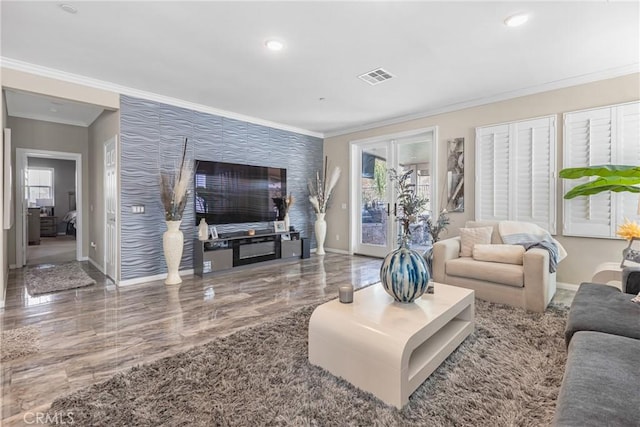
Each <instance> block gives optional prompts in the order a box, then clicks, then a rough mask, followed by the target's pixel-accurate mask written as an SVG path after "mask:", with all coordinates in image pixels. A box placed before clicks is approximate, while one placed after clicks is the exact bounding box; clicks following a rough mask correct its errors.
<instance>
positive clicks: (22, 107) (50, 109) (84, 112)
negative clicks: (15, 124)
mask: <svg viewBox="0 0 640 427" xmlns="http://www.w3.org/2000/svg"><path fill="white" fill-rule="evenodd" d="M5 100H6V103H7V114H8V115H10V116H12V117H22V118H25V119H34V120H44V121H45V122H55V123H64V124H67V125H74V126H83V127H87V126H89V125H91V123H93V121H94V120H95V119H96V118H97V117H98V116H99V115H100V114H101V113H102V111H104V110H103V109H102V108H101V107H97V106H95V105H88V104H81V103H79V102H72V101H69V100H65V99H58V98H53V97H49V96H44V95H37V94H33V93H27V92H20V91H14V90H8V89H7V90H5Z"/></svg>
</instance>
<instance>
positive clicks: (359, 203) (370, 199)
mask: <svg viewBox="0 0 640 427" xmlns="http://www.w3.org/2000/svg"><path fill="white" fill-rule="evenodd" d="M436 140H437V128H436V127H433V128H427V129H420V130H415V131H410V132H403V133H399V134H394V135H387V136H384V137H377V138H373V139H367V140H361V141H354V142H352V143H351V170H352V175H351V193H352V194H351V200H353V201H354V203H353V204H352V212H351V251H352V252H353V253H356V254H361V255H368V256H375V257H384V256H385V255H386V254H387V253H389V252H390V251H391V250H393V249H394V248H395V247H397V244H398V239H399V237H400V233H401V229H400V225H399V221H398V217H399V216H401V215H402V212H400V211H399V207H398V205H397V203H396V191H395V187H394V183H393V182H392V181H391V180H390V175H391V174H390V171H391V170H392V169H393V170H395V171H396V172H397V173H398V174H402V173H405V172H408V171H411V175H410V180H411V183H412V184H413V185H415V187H414V188H415V189H416V191H417V193H418V196H420V197H424V198H427V199H428V200H429V202H428V203H427V205H426V207H425V209H424V211H423V212H421V213H420V215H418V218H416V223H415V224H414V225H413V226H412V229H411V246H412V248H413V249H416V250H421V249H423V250H424V249H426V248H427V247H428V246H429V245H430V237H429V234H428V231H427V230H426V227H425V220H426V218H427V216H428V215H430V214H431V212H437V208H438V207H437V206H436V200H437V197H436V196H437V194H436V188H437V185H436V182H435V181H436V176H437V174H436V161H435V159H437V153H436V144H435V141H436Z"/></svg>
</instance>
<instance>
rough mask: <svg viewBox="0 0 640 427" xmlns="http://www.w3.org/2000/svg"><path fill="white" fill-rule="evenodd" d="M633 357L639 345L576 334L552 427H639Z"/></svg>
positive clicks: (639, 381)
mask: <svg viewBox="0 0 640 427" xmlns="http://www.w3.org/2000/svg"><path fill="white" fill-rule="evenodd" d="M638 354H640V341H639V340H635V339H632V338H627V337H620V336H617V335H610V334H604V333H601V332H578V333H576V334H575V336H574V337H573V339H572V340H571V344H570V345H569V354H568V358H567V366H566V368H565V372H564V377H563V380H562V386H561V387H560V392H559V395H558V401H557V405H556V413H555V416H554V420H553V425H554V426H558V427H560V426H561V427H569V426H576V427H578V426H579V427H588V426H637V425H640V414H639V413H638V407H639V406H640V397H639V396H640V395H639V393H638V390H639V387H640V370H638Z"/></svg>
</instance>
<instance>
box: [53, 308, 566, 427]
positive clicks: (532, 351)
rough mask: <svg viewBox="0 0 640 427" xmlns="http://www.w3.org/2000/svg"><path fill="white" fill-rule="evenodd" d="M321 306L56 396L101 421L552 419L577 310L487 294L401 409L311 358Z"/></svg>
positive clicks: (64, 405) (61, 406) (525, 422)
mask: <svg viewBox="0 0 640 427" xmlns="http://www.w3.org/2000/svg"><path fill="white" fill-rule="evenodd" d="M313 308H314V307H311V306H310V307H306V308H304V309H301V310H298V311H296V312H294V313H292V314H289V315H286V316H285V317H282V318H280V319H277V320H274V321H271V322H269V323H265V324H264V325H261V326H258V327H253V328H250V329H245V330H242V331H240V332H237V333H234V334H232V335H229V336H227V337H224V338H219V339H216V340H214V341H212V342H210V343H208V344H205V345H202V346H199V347H195V348H193V349H191V350H189V351H186V352H184V353H180V354H177V355H175V356H171V357H167V358H164V359H161V360H158V361H156V362H153V363H150V364H145V365H142V366H138V367H135V368H132V369H131V370H129V371H126V372H124V373H120V374H117V375H115V376H114V377H112V378H111V379H109V380H107V381H106V382H103V383H100V384H96V385H93V386H90V387H87V388H85V389H82V390H80V391H78V392H75V393H72V394H70V395H68V396H66V397H62V398H59V399H57V400H55V401H54V402H53V404H52V406H51V409H50V413H52V414H53V413H60V412H64V413H68V412H73V414H74V420H75V422H78V423H79V425H91V426H114V425H135V426H266V425H269V426H272V425H277V426H345V425H348V426H540V425H549V424H550V422H551V420H552V418H553V414H554V411H555V401H556V397H557V395H558V389H559V387H560V383H561V381H562V374H563V371H564V364H565V360H566V353H565V344H564V339H563V329H564V325H565V319H566V309H562V308H553V307H552V308H549V309H548V310H547V311H546V312H545V313H543V314H535V313H526V312H525V311H523V310H520V309H516V308H511V307H508V306H503V305H498V304H491V303H487V302H483V301H479V300H476V330H475V332H474V333H473V334H472V335H471V336H469V337H468V338H467V340H466V341H465V342H464V343H463V344H462V345H461V346H460V347H459V348H458V349H457V350H456V351H455V352H454V353H453V354H452V355H451V356H450V357H449V358H448V359H447V360H446V361H445V362H444V363H443V364H442V365H441V366H440V367H439V368H438V369H437V370H436V371H435V372H434V373H433V374H432V375H431V377H429V378H428V379H427V381H425V383H423V384H422V385H421V386H420V387H419V388H418V389H417V390H416V391H415V392H414V393H413V394H412V395H411V398H410V401H409V403H408V404H407V405H406V406H405V407H404V408H403V409H402V410H397V409H396V408H394V407H391V406H387V405H385V404H384V403H382V402H381V401H380V400H378V399H376V398H375V397H374V396H373V395H371V394H369V393H366V392H363V391H361V390H359V389H357V388H356V387H354V386H352V385H350V384H349V383H347V382H346V381H344V380H341V379H339V378H336V377H334V376H333V375H331V374H329V373H328V372H326V371H324V370H323V369H320V368H318V367H315V366H311V365H310V364H309V362H308V360H307V327H308V321H309V317H310V315H311V313H312V311H313Z"/></svg>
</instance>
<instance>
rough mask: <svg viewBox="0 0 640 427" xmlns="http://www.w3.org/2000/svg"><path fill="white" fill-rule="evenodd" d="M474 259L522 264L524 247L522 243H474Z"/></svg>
mask: <svg viewBox="0 0 640 427" xmlns="http://www.w3.org/2000/svg"><path fill="white" fill-rule="evenodd" d="M473 259H475V260H476V261H489V262H500V263H503V264H517V265H522V264H523V259H524V247H523V246H520V245H479V244H475V245H473Z"/></svg>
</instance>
